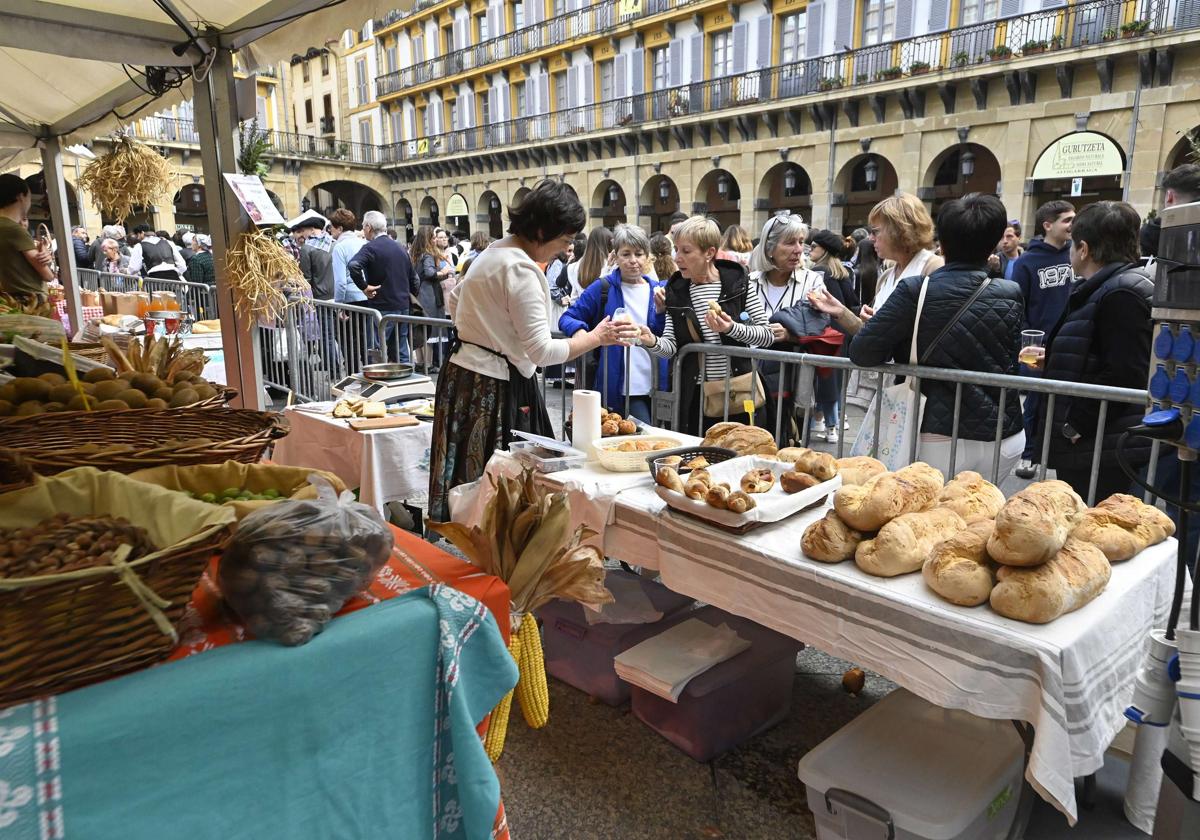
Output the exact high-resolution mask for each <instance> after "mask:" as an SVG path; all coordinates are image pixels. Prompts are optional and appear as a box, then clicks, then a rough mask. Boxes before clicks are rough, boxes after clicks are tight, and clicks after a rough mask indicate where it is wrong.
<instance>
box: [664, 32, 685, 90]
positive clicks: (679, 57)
mask: <svg viewBox="0 0 1200 840" xmlns="http://www.w3.org/2000/svg"><path fill="white" fill-rule="evenodd" d="M669 50H670V54H669V55H668V56H667V58H668V59H669V61H670V64H671V78H670V81H671V87H679V86H680V85H681V84H683V41H682V40H680V39H679V38H676V39H675V40H674V41H672V42H671V43H670V45H669Z"/></svg>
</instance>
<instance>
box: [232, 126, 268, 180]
mask: <svg viewBox="0 0 1200 840" xmlns="http://www.w3.org/2000/svg"><path fill="white" fill-rule="evenodd" d="M270 136H271V135H270V134H269V133H268V132H266V131H263V130H261V129H259V127H258V118H257V117H255V118H254V119H252V120H250V122H249V123H247V124H246V125H243V126H242V130H241V133H240V135H239V137H238V159H237V160H238V170H239V171H240V172H241V173H242V174H243V175H257V176H258V177H260V178H261V177H263V176H264V175H266V174H267V173H268V172H270V171H271V158H270V155H269V152H270V151H271V141H270Z"/></svg>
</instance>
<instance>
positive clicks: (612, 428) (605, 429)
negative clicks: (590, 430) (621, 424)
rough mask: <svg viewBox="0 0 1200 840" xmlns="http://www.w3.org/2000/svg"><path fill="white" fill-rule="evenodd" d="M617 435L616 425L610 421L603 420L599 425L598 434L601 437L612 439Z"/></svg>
mask: <svg viewBox="0 0 1200 840" xmlns="http://www.w3.org/2000/svg"><path fill="white" fill-rule="evenodd" d="M616 433H617V424H616V423H615V422H614V421H612V420H605V421H604V422H603V423H601V424H600V434H601V436H602V437H612V436H613V435H615V434H616Z"/></svg>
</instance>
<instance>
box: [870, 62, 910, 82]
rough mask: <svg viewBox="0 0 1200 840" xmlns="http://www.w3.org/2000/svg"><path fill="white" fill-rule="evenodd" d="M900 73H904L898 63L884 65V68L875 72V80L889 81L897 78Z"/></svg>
mask: <svg viewBox="0 0 1200 840" xmlns="http://www.w3.org/2000/svg"><path fill="white" fill-rule="evenodd" d="M902 75H904V70H903V68H901V67H900V66H899V65H893V66H891V67H885V68H884V69H882V70H879V71H878V72H876V73H875V81H877V82H881V81H884V82H886V81H891V80H892V79H899V78H900V77H901V76H902Z"/></svg>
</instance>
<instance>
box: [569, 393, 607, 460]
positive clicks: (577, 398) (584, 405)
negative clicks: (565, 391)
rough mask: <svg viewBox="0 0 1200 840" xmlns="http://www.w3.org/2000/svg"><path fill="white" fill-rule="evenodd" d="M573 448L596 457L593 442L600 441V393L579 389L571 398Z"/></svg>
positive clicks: (591, 457)
mask: <svg viewBox="0 0 1200 840" xmlns="http://www.w3.org/2000/svg"><path fill="white" fill-rule="evenodd" d="M571 411H572V415H571V446H573V447H575V448H576V449H578V450H579V451H580V452H586V453H587V456H588V459H589V460H591V459H593V458H595V457H596V453H595V451H593V449H592V441H594V440H599V439H600V392H599V391H584V390H580V389H578V388H576V389H575V391H574V392H573V396H572V397H571Z"/></svg>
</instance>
